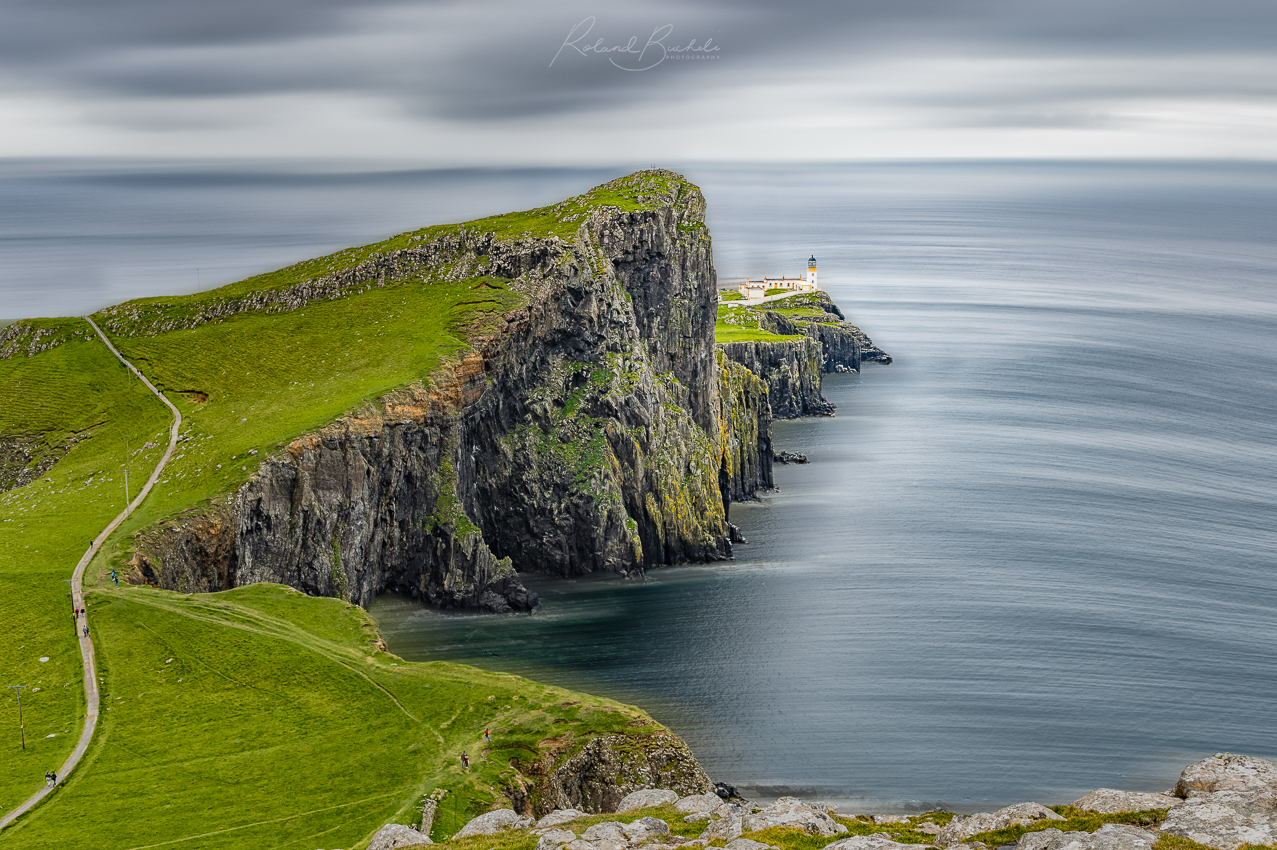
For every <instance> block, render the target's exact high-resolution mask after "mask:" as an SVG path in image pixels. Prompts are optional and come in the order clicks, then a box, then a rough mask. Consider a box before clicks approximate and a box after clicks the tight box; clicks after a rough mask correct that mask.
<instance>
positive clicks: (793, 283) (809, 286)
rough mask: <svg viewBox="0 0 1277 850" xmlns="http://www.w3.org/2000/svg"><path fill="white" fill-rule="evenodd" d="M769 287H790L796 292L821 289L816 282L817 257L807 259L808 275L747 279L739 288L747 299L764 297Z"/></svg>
mask: <svg viewBox="0 0 1277 850" xmlns="http://www.w3.org/2000/svg"><path fill="white" fill-rule="evenodd" d="M769 289H789V290H793V291H794V292H814V291H815V290H817V289H820V286H819V285H818V284H817V283H816V258H815V257H812V258H811V259H809V260H808V261H807V276H806V277H764V278H763V279H762V280H746V281H745V282H744V283H742V284H741V285H740V286H738V287H737V290H738V291H739V292H740V294H741V295H743V296H744V297H745V299H746V300H750V301H752V300H754V299H756V298H762V297H763V295H764V294H765V293H766V292H767V290H769Z"/></svg>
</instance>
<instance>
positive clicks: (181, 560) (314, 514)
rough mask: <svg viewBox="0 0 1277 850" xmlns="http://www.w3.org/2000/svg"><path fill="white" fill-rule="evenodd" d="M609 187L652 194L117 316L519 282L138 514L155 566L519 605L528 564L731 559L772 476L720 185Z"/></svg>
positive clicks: (199, 580) (188, 576)
mask: <svg viewBox="0 0 1277 850" xmlns="http://www.w3.org/2000/svg"><path fill="white" fill-rule="evenodd" d="M600 188H601V189H607V190H608V191H609V192H611V193H613V194H616V193H619V194H621V195H622V196H625V195H626V193H629V195H628V196H629V197H633V198H636V199H637V200H638V203H636V204H634V205H633V206H634V207H636V208H633V209H626V208H623V207H622V206H621V205H612V204H599V205H593V206H591V207H590V208H588V209H587V210H586V211H585V212H584V213H583V214H582V215H581V221H580V223H579V225H578V226H577V227H576V230H575V233H573V235H572V238H570V239H565V238H563V237H561V236H558V235H549V236H536V235H532V234H531V233H530V232H525V233H523V234H519V235H517V236H515V237H513V238H510V237H509V236H500V235H498V234H496V233H494V232H491V231H484V230H483V229H481V228H479V227H463V228H462V229H461V230H460V231H459V232H457V231H450V232H447V233H444V234H442V235H440V236H438V237H436V238H434V239H432V240H429V241H426V242H425V243H424V244H420V245H415V246H413V247H411V248H405V249H398V250H396V251H394V252H390V253H388V254H384V255H374V256H370V257H368V258H366V259H364V260H363V262H362V264H361V265H360V266H359V267H358V268H356V269H355V270H354V271H346V272H344V273H342V274H341V275H330V276H328V277H327V278H324V279H316V280H306V281H302V282H300V283H298V284H295V285H294V286H293V287H292V288H291V289H290V290H289V291H286V292H282V293H280V292H275V293H266V294H253V295H250V296H244V297H241V298H239V299H237V300H234V301H231V300H229V299H228V300H226V301H224V302H221V303H219V304H217V305H215V306H214V307H212V308H204V309H203V311H202V312H199V313H194V314H192V313H190V312H188V313H187V314H185V315H183V316H182V317H181V318H180V319H177V320H174V319H173V318H171V317H170V316H165V317H158V316H157V317H151V316H149V315H148V313H147V309H146V306H145V305H142V306H140V307H138V306H133V307H128V308H126V309H121V310H118V311H116V312H115V313H114V314H113V315H108V316H107V318H106V321H107V322H108V325H109V324H110V323H111V322H112V321H115V327H114V328H113V330H115V331H116V332H117V333H134V334H136V333H142V334H145V333H166V332H173V331H175V330H178V329H181V328H182V327H183V326H184V323H185V325H186V326H192V325H198V324H200V323H202V322H206V321H212V320H218V319H220V318H222V317H224V316H225V315H230V314H234V313H235V312H237V311H241V310H258V311H262V310H265V311H267V312H273V311H286V310H297V309H300V308H301V307H302V306H304V305H305V304H306V303H310V300H311V299H314V298H316V297H329V298H331V297H340V296H341V294H342V293H343V292H347V291H354V292H359V291H362V289H364V288H369V287H376V286H387V285H394V284H395V282H396V280H397V279H398V278H404V277H409V276H421V275H423V274H430V273H438V272H440V270H446V272H447V274H449V275H451V276H452V277H453V278H463V279H465V278H470V277H471V276H477V275H479V274H484V275H489V276H492V277H494V278H497V279H500V280H503V281H506V283H505V286H506V288H507V289H509V290H512V291H517V292H521V293H523V294H524V298H523V299H522V302H521V303H520V305H519V306H518V308H517V309H514V310H510V311H508V312H506V313H505V314H503V315H501V316H500V317H494V318H490V319H489V320H488V323H487V326H486V327H485V328H483V329H480V331H478V332H475V333H471V335H470V337H469V340H468V342H469V347H468V348H467V349H466V350H464V351H461V352H458V353H457V354H456V355H455V356H453V357H452V358H450V359H449V361H448V362H447V363H446V364H445V365H444V366H443V367H442V368H440V369H438V370H437V371H436V372H435V373H434V374H432V375H431V376H429V378H428V379H427V380H425V381H423V382H421V383H420V384H419V385H416V386H412V387H408V388H405V389H402V390H399V391H396V392H392V393H390V394H388V395H385V396H383V397H380V398H378V399H376V400H375V401H374V402H372V403H371V404H368V405H366V406H365V407H363V408H362V409H360V410H358V411H355V412H352V413H350V414H348V415H346V416H343V417H341V418H340V419H338V420H337V421H335V422H332V423H331V424H329V425H327V426H324V427H323V428H321V429H319V430H317V431H315V432H312V433H307V434H304V435H302V436H300V437H298V438H296V439H293V440H292V441H291V442H289V443H288V444H287V445H286V446H284V447H283V448H282V450H279V451H276V452H274V453H272V454H271V455H270V456H269V457H267V458H266V459H265V460H264V461H263V462H261V463H260V465H259V466H258V467H257V468H256V470H255V471H253V473H252V474H251V476H250V477H249V479H248V480H247V481H246V482H245V483H243V484H242V485H241V486H239V487H238V488H237V489H236V491H235V492H234V493H233V494H231V495H229V496H228V497H226V498H222V499H216V500H214V501H213V503H212V504H210V505H203V506H200V507H198V508H195V509H192V510H188V511H185V512H183V513H181V514H179V515H176V516H174V517H170V518H169V519H167V520H165V521H163V522H161V523H158V524H156V525H154V526H152V527H150V528H147V529H145V530H143V531H141V532H140V533H139V534H138V535H137V536H136V537H135V547H134V554H133V557H132V564H133V566H134V567H135V569H136V572H137V575H138V576H140V577H141V578H142V579H144V580H146V581H148V582H152V583H155V584H158V585H160V586H162V587H166V588H170V589H174V590H182V591H188V592H189V591H208V590H218V589H223V588H228V587H234V586H238V585H242V584H247V583H252V582H258V581H275V582H280V583H284V584H288V585H290V586H293V587H296V588H298V589H300V590H303V591H305V592H307V593H310V594H314V595H327V596H340V597H342V598H345V599H347V600H349V601H352V602H355V603H358V604H366V603H368V602H369V601H371V599H372V598H373V597H374V596H375V595H376V594H377V593H379V592H382V591H384V590H387V589H396V590H400V591H406V592H409V593H412V594H414V595H416V596H418V597H420V598H422V599H423V600H425V601H427V602H429V603H431V604H435V605H444V606H468V607H478V608H483V609H487V610H493V611H503V610H509V609H515V610H528V609H530V608H532V607H533V606H534V605H535V604H536V598H535V596H534V595H532V594H530V593H528V592H527V591H526V590H525V589H524V587H523V586H522V584H521V582H520V581H519V579H518V575H517V571H521V570H534V571H540V572H547V573H552V574H556V575H563V576H572V575H580V574H584V573H589V572H595V571H605V572H612V573H618V574H622V575H631V574H641V573H642V572H643V571H644V570H645V569H647V568H649V567H651V566H655V565H660V564H670V563H680V562H704V561H712V560H718V559H722V558H727V557H730V555H731V542H730V536H731V529H730V528H729V526H728V523H727V505H728V504H729V503H730V501H731V500H732V499H739V498H749V497H751V496H752V495H753V494H754V493H756V492H757V491H758V490H759V489H765V488H767V487H770V486H771V478H770V460H771V459H770V435H769V431H768V422H769V417H770V413H769V409H768V407H767V405H766V402H765V394H764V388H763V385H762V384H761V383H760V382H759V379H758V378H757V377H755V376H752V375H747V374H746V373H744V372H742V371H741V370H739V369H737V368H736V367H735V365H734V364H731V363H729V362H728V361H726V360H724V359H722V358H720V356H719V355H718V354H717V353H716V352H715V349H714V304H715V300H716V298H717V290H716V285H715V284H716V278H715V273H714V269H713V264H712V249H711V241H710V235H709V232H708V230H707V229H706V227H705V225H704V208H705V202H704V199H703V197H702V196H701V194H700V192H699V190H697V189H696V187H694V186H692V185H691V184H689V183H687V182H686V181H684V180H682V179H681V178H679V177H678V176H677V175H674V174H671V173H669V172H663V171H652V172H641V173H639V174H636V175H632V176H631V177H628V178H624V179H623V180H621V181H614V183H613V184H608V186H606V187H600ZM720 384H722V386H723V387H724V390H725V391H724V392H720Z"/></svg>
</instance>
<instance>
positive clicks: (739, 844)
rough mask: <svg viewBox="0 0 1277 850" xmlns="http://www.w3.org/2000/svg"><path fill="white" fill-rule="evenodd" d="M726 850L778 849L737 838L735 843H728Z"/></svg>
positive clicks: (747, 839)
mask: <svg viewBox="0 0 1277 850" xmlns="http://www.w3.org/2000/svg"><path fill="white" fill-rule="evenodd" d="M724 850H776V847H775V845H772V844H764V843H763V842H761V841H755V840H754V839H752V838H737V839H736V840H735V841H729V842H727V845H726V847H725V848H724Z"/></svg>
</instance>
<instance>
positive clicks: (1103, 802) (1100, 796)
mask: <svg viewBox="0 0 1277 850" xmlns="http://www.w3.org/2000/svg"><path fill="white" fill-rule="evenodd" d="M1182 802H1184V801H1183V800H1181V799H1180V798H1178V797H1172V796H1170V795H1169V794H1149V793H1146V792H1143V791H1118V790H1116V789H1113V788H1096V789H1095V790H1094V791H1092V792H1091V793H1089V794H1084V795H1083V796H1081V797H1079V798H1078V799H1076V800H1074V801H1073V805H1074V806H1075V807H1077V808H1079V809H1081V810H1082V811H1084V812H1099V813H1101V814H1106V815H1110V814H1116V813H1117V812H1141V811H1144V810H1145V809H1169V808H1171V807H1172V806H1178V805H1179V804H1180V803H1182Z"/></svg>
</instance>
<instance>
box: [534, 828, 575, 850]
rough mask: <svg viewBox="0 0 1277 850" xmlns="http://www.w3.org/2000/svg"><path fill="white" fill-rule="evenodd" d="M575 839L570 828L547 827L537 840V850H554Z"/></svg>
mask: <svg viewBox="0 0 1277 850" xmlns="http://www.w3.org/2000/svg"><path fill="white" fill-rule="evenodd" d="M573 841H576V833H575V832H573V831H572V830H570V829H549V830H547V831H546V832H544V833H543V834H542V835H541V838H540V839H538V840H537V850H555V848H556V847H561V846H563V845H564V844H571V843H572V842H573Z"/></svg>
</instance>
